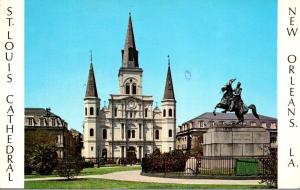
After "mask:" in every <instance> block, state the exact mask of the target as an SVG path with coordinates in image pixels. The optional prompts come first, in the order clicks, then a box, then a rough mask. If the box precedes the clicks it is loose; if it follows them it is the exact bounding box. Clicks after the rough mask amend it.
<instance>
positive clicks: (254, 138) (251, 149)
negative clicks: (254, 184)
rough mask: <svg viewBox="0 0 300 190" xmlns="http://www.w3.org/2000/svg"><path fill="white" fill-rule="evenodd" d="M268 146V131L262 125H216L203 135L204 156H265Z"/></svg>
mask: <svg viewBox="0 0 300 190" xmlns="http://www.w3.org/2000/svg"><path fill="white" fill-rule="evenodd" d="M268 147H270V133H269V132H268V131H267V130H266V129H264V128H262V127H253V126H243V127H241V126H234V125H229V126H216V127H213V128H210V129H208V130H207V132H206V133H205V134H204V135H203V154H204V156H214V157H221V156H229V157H245V156H249V157H252V156H265V155H267V153H268Z"/></svg>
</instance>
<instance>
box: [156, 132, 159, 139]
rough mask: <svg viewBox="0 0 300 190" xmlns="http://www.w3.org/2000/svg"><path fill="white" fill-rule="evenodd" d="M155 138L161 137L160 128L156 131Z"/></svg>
mask: <svg viewBox="0 0 300 190" xmlns="http://www.w3.org/2000/svg"><path fill="white" fill-rule="evenodd" d="M155 139H159V130H156V131H155Z"/></svg>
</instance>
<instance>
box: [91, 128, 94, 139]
mask: <svg viewBox="0 0 300 190" xmlns="http://www.w3.org/2000/svg"><path fill="white" fill-rule="evenodd" d="M90 136H91V137H93V136H94V129H90Z"/></svg>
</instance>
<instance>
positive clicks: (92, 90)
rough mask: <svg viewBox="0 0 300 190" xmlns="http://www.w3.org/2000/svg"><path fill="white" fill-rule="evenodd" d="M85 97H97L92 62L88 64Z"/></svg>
mask: <svg viewBox="0 0 300 190" xmlns="http://www.w3.org/2000/svg"><path fill="white" fill-rule="evenodd" d="M85 97H97V98H98V92H97V85H96V79H95V75H94V68H93V64H92V63H91V64H90V70H89V76H88V82H87V85H86V93H85Z"/></svg>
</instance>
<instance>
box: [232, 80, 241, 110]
mask: <svg viewBox="0 0 300 190" xmlns="http://www.w3.org/2000/svg"><path fill="white" fill-rule="evenodd" d="M241 94H242V88H241V83H240V82H238V83H237V85H236V87H235V89H234V90H233V96H232V97H231V103H230V107H229V111H230V112H231V111H233V108H234V106H235V105H236V104H239V103H241V102H243V100H242V97H241Z"/></svg>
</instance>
